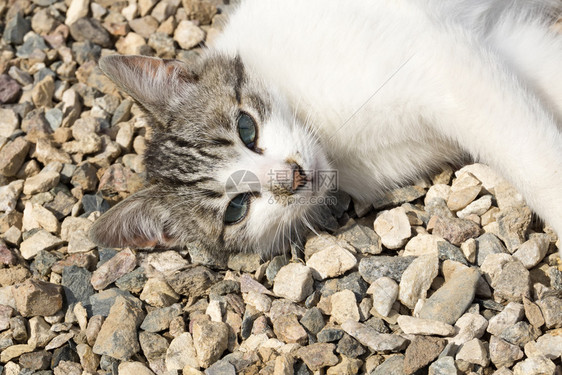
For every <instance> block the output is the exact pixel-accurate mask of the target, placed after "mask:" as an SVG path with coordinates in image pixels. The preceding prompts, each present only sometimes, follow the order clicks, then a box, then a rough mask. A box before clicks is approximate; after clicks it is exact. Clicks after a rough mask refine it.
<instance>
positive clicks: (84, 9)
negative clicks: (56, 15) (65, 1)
mask: <svg viewBox="0 0 562 375" xmlns="http://www.w3.org/2000/svg"><path fill="white" fill-rule="evenodd" d="M89 6H90V0H72V2H71V3H70V6H69V7H68V10H67V11H66V19H65V21H64V23H65V24H66V25H68V26H70V25H72V24H73V23H74V22H76V21H78V19H80V18H82V17H86V16H87V15H88V8H89Z"/></svg>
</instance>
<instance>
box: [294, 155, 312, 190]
mask: <svg viewBox="0 0 562 375" xmlns="http://www.w3.org/2000/svg"><path fill="white" fill-rule="evenodd" d="M291 178H292V185H291V190H292V191H293V192H295V191H296V190H297V189H298V188H300V187H304V186H305V185H306V183H307V181H309V178H308V177H307V175H306V173H305V171H304V170H303V169H302V167H301V166H300V165H299V164H297V163H295V162H293V163H291Z"/></svg>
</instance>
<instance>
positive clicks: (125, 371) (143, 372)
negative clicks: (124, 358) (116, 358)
mask: <svg viewBox="0 0 562 375" xmlns="http://www.w3.org/2000/svg"><path fill="white" fill-rule="evenodd" d="M117 370H118V372H119V375H154V372H152V370H150V369H149V368H148V367H146V366H145V365H144V364H143V363H141V362H121V363H120V364H119V368H118V369H117Z"/></svg>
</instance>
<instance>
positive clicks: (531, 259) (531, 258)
mask: <svg viewBox="0 0 562 375" xmlns="http://www.w3.org/2000/svg"><path fill="white" fill-rule="evenodd" d="M549 245H550V237H549V235H548V234H542V233H540V234H539V233H537V234H534V235H532V236H531V237H530V239H529V240H528V241H526V242H524V243H523V244H521V246H519V249H517V251H516V252H515V253H513V257H514V258H516V259H519V261H520V262H521V263H523V265H524V266H525V268H527V269H531V268H533V267H534V266H536V265H537V264H539V263H540V261H541V260H543V258H544V257H545V255H546V253H547V252H548V247H549Z"/></svg>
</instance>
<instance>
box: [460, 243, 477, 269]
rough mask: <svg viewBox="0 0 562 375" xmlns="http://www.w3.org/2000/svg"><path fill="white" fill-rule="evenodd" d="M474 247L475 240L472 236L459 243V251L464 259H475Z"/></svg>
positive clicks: (470, 260)
mask: <svg viewBox="0 0 562 375" xmlns="http://www.w3.org/2000/svg"><path fill="white" fill-rule="evenodd" d="M476 248H477V246H476V240H475V239H474V238H469V239H468V240H466V241H464V242H463V243H462V244H461V251H462V253H463V254H464V257H465V258H466V260H468V261H469V262H470V263H474V262H475V261H476Z"/></svg>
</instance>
